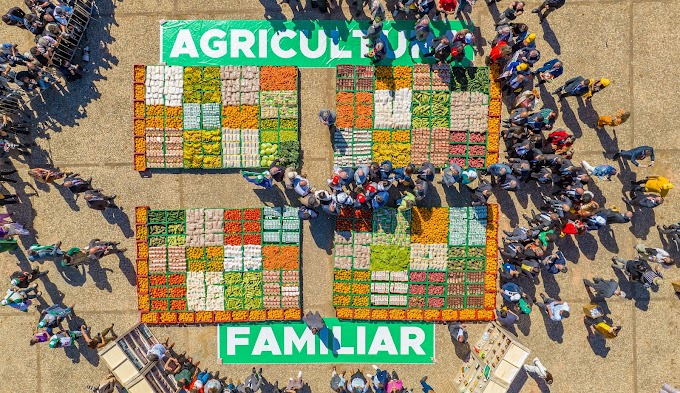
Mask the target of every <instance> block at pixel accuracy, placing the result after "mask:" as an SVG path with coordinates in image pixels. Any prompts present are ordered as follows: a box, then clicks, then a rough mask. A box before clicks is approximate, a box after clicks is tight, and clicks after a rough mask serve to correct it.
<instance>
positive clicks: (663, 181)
mask: <svg viewBox="0 0 680 393" xmlns="http://www.w3.org/2000/svg"><path fill="white" fill-rule="evenodd" d="M652 162H653V161H652ZM650 166H651V165H650ZM630 183H631V184H634V185H635V187H634V188H633V190H631V193H633V192H635V191H643V192H653V193H655V194H659V195H660V196H661V197H662V198H665V197H666V195H668V191H670V190H672V189H673V183H671V182H670V180H668V179H667V178H665V177H663V176H647V177H645V178H644V179H642V180H638V181H631V182H630Z"/></svg>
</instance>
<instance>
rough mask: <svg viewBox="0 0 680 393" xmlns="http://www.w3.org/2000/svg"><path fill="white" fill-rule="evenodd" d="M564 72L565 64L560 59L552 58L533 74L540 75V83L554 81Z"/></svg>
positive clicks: (532, 72)
mask: <svg viewBox="0 0 680 393" xmlns="http://www.w3.org/2000/svg"><path fill="white" fill-rule="evenodd" d="M563 73H564V66H563V65H562V62H561V61H560V60H559V59H552V60H550V61H547V62H545V64H543V65H542V66H540V67H539V68H537V69H536V70H534V71H531V74H532V75H535V76H536V75H537V76H538V84H539V85H541V84H543V83H552V81H553V80H554V79H555V78H557V77H559V76H561V75H562V74H563Z"/></svg>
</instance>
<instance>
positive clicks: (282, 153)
mask: <svg viewBox="0 0 680 393" xmlns="http://www.w3.org/2000/svg"><path fill="white" fill-rule="evenodd" d="M279 157H280V158H284V159H285V160H286V165H293V166H295V165H296V164H297V163H298V162H299V161H300V142H298V141H283V142H281V143H279Z"/></svg>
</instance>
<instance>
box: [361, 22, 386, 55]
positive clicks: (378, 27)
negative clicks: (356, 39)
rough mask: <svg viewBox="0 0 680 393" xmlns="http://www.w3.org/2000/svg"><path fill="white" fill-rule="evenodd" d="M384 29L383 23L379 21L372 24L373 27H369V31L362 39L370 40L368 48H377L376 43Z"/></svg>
mask: <svg viewBox="0 0 680 393" xmlns="http://www.w3.org/2000/svg"><path fill="white" fill-rule="evenodd" d="M382 29H383V23H382V21H378V20H374V21H373V23H371V25H370V26H368V30H366V35H365V36H363V37H362V38H363V39H365V40H368V44H366V46H367V47H369V48H373V47H374V46H375V43H376V41H377V40H378V38H380V34H381V33H382Z"/></svg>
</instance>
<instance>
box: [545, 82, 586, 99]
mask: <svg viewBox="0 0 680 393" xmlns="http://www.w3.org/2000/svg"><path fill="white" fill-rule="evenodd" d="M588 91H590V81H589V80H588V79H585V78H584V77H582V76H575V77H573V78H571V79H569V80H568V81H566V82H564V85H562V86H560V87H558V88H557V89H555V90H554V91H553V92H552V94H557V96H558V97H559V99H560V101H561V100H562V99H563V98H564V97H572V96H573V97H576V96H582V95H584V94H586V93H588Z"/></svg>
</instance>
